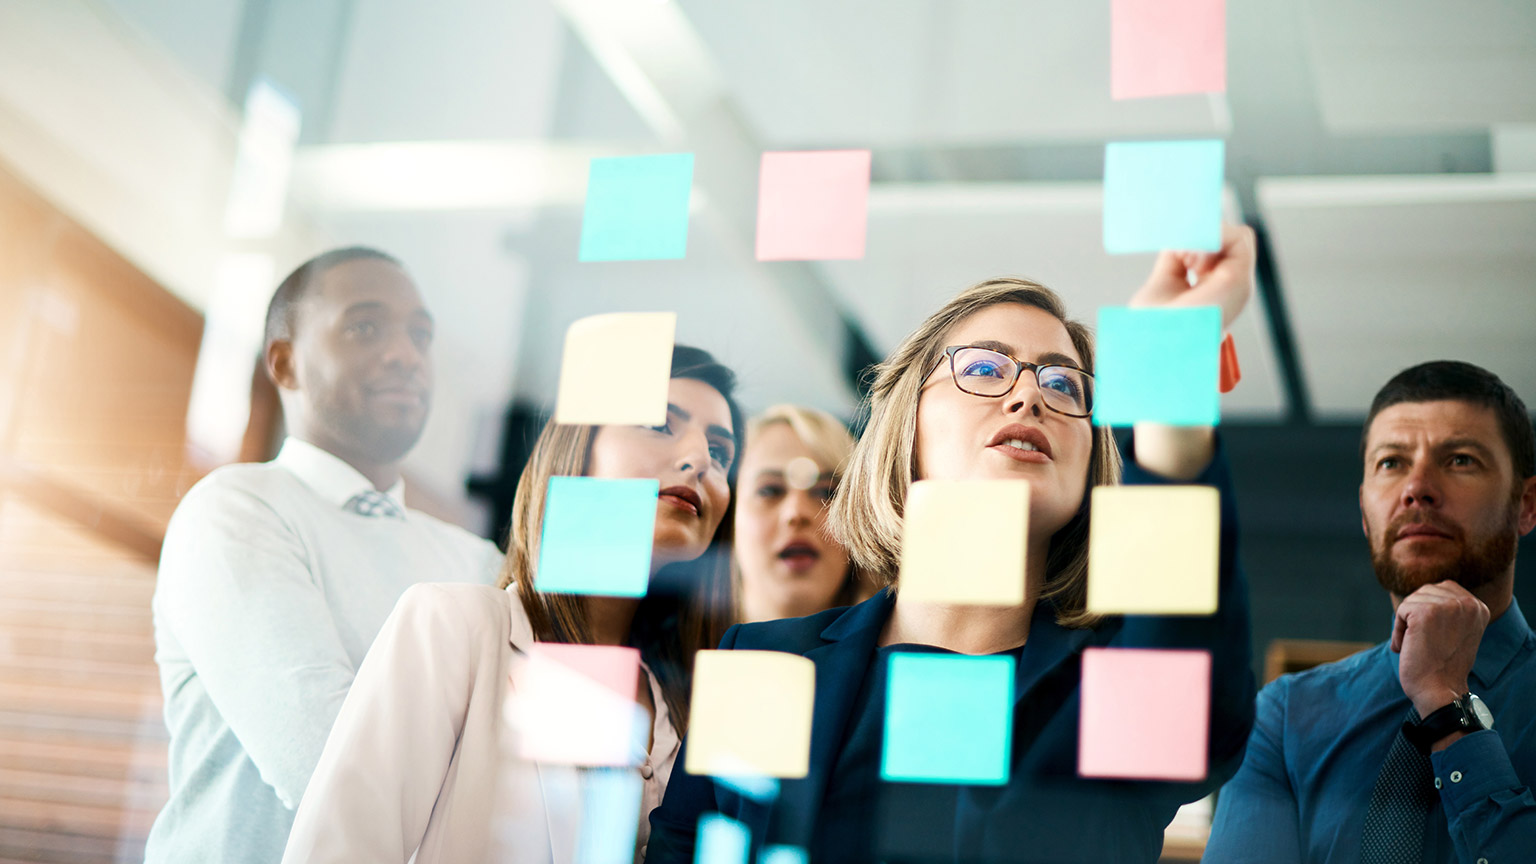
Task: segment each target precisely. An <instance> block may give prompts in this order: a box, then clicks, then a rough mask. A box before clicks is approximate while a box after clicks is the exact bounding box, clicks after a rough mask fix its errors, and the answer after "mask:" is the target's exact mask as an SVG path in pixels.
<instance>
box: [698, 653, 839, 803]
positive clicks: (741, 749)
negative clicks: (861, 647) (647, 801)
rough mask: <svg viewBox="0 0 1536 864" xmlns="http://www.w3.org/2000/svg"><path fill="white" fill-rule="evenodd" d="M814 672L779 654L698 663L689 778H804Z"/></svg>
mask: <svg viewBox="0 0 1536 864" xmlns="http://www.w3.org/2000/svg"><path fill="white" fill-rule="evenodd" d="M815 693H816V666H815V664H814V663H812V662H811V661H810V660H807V659H805V658H804V657H801V656H799V655H796V654H785V653H783V652H780V651H700V652H699V653H698V654H697V655H695V659H694V661H693V702H692V706H693V707H692V708H691V709H690V712H689V720H688V762H687V764H686V765H684V766H683V767H684V768H685V769H686V770H687V771H688V773H689V774H715V775H720V776H727V777H730V776H755V777H784V778H795V777H804V776H805V774H806V772H807V771H808V770H809V769H810V764H811V709H812V705H813V702H814V697H815Z"/></svg>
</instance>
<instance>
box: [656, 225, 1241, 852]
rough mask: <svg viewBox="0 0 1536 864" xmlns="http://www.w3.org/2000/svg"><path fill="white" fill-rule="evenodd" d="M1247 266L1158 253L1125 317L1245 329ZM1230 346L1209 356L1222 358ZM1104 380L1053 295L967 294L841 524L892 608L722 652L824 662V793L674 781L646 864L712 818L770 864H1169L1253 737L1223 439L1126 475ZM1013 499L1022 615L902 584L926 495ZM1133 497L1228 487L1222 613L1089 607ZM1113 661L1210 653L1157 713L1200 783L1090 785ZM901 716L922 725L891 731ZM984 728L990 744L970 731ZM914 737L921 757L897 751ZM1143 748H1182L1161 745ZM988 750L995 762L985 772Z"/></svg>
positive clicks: (906, 347)
mask: <svg viewBox="0 0 1536 864" xmlns="http://www.w3.org/2000/svg"><path fill="white" fill-rule="evenodd" d="M1254 258H1255V242H1254V237H1253V233H1252V231H1250V230H1249V229H1247V228H1241V227H1228V228H1226V229H1224V232H1223V245H1222V248H1221V250H1220V251H1219V252H1216V253H1209V254H1196V253H1175V252H1164V253H1162V255H1160V256H1159V258H1158V259H1157V262H1156V264H1155V265H1154V267H1153V271H1152V274H1151V276H1150V277H1149V279H1148V280H1147V282H1146V283H1145V284H1144V285H1143V286H1142V288H1141V289H1140V290H1139V291H1138V292H1137V293H1136V294H1135V295H1134V296H1133V297H1132V298H1131V305H1133V306H1193V305H1215V306H1219V307H1220V308H1221V311H1222V318H1223V323H1224V324H1230V323H1231V322H1232V320H1233V319H1234V318H1235V317H1236V316H1237V314H1238V313H1239V312H1240V311H1241V310H1242V308H1243V307H1244V305H1246V303H1247V302H1248V300H1249V298H1250V296H1251V295H1252V293H1253V268H1254ZM1192 281H1193V285H1191V282H1192ZM1217 347H1218V346H1217V345H1215V344H1213V345H1211V346H1210V350H1211V353H1212V355H1213V358H1214V355H1215V354H1216V353H1217ZM1093 368H1094V346H1093V338H1092V335H1091V333H1090V332H1089V330H1088V328H1087V327H1085V326H1083V325H1082V324H1079V323H1077V322H1076V321H1073V320H1071V319H1070V318H1068V317H1067V314H1066V311H1065V308H1064V306H1063V304H1062V302H1061V300H1060V298H1058V297H1057V295H1056V294H1055V293H1053V292H1051V291H1050V290H1049V289H1047V288H1045V287H1043V286H1041V285H1039V284H1037V283H1034V282H1030V281H1028V280H1023V279H1011V278H1005V279H992V280H988V281H986V282H983V283H981V284H979V285H976V286H973V287H971V288H969V289H967V290H965V291H963V292H961V293H960V294H959V295H958V296H956V297H955V298H954V299H953V300H951V301H950V302H948V303H946V304H945V305H944V306H943V308H941V309H939V310H938V311H937V312H935V313H934V314H933V315H931V316H929V317H928V319H927V320H926V321H924V322H923V323H922V324H921V325H919V326H918V328H917V329H916V330H915V331H914V332H913V333H912V334H911V335H910V336H908V337H907V338H906V340H905V341H903V342H902V343H901V345H900V346H898V347H897V348H896V350H895V351H894V352H893V353H892V354H891V356H890V357H888V358H887V359H886V361H885V362H884V363H882V364H881V365H880V367H879V369H878V375H877V377H876V379H875V382H874V386H873V388H872V390H871V392H870V396H869V406H868V407H869V423H868V425H867V426H866V428H865V431H864V436H863V437H862V438H861V439H860V440H859V442H858V444H857V445H856V446H855V449H854V453H853V456H852V458H851V460H850V462H849V467H848V469H847V472H846V474H845V475H844V477H843V482H842V485H841V487H840V488H839V490H838V494H837V498H836V500H835V501H834V502H833V505H832V512H831V526H832V530H833V533H834V534H835V535H836V536H838V537H840V538H841V539H842V540H843V542H844V544H845V545H846V546H847V547H848V550H849V552H850V553H851V555H852V558H853V560H854V562H855V563H856V564H858V565H859V566H861V567H863V568H865V569H866V570H867V571H868V572H869V573H870V574H872V575H873V576H874V578H875V579H876V581H877V583H878V584H882V585H884V586H887V587H889V589H890V590H889V591H881V592H879V593H877V594H875V595H874V597H872V598H871V599H869V600H867V601H865V602H863V603H861V604H859V605H857V606H854V607H852V608H851V609H846V610H830V611H828V612H824V613H821V614H819V615H813V616H811V617H809V618H799V619H789V620H785V621H767V622H762V623H758V624H742V625H738V626H736V627H733V628H732V629H731V630H730V631H729V632H727V633H726V635H725V638H724V640H722V642H721V647H722V648H727V649H756V650H771V651H783V652H788V653H792V654H798V655H801V656H804V657H806V658H808V659H810V660H811V661H812V662H813V663H814V664H815V691H814V717H813V722H812V725H811V739H810V745H809V753H810V765H809V773H808V774H807V775H806V776H805V777H804V778H803V779H785V780H781V781H780V784H779V787H778V794H777V796H776V797H773V798H771V799H770V798H767V797H764V796H761V795H759V796H757V797H753V796H752V795H749V794H745V792H744V790H743V787H742V785H741V784H739V783H725V782H719V783H716V782H713V781H711V779H710V778H709V777H707V776H694V775H691V774H679V775H678V776H675V777H674V778H673V781H672V785H671V786H670V787H669V788H668V790H667V796H666V798H665V800H664V801H663V803H662V806H661V807H660V808H658V809H657V810H656V811H655V812H653V813H652V814H651V826H652V833H651V843H650V850H649V855H648V857H647V861H648V862H649V864H686V862H691V861H692V860H693V857H694V839H695V830H696V824H697V822H698V819H699V817H700V815H701V814H704V813H708V812H718V813H721V814H723V815H725V816H727V817H730V818H732V819H736V820H738V821H740V822H741V823H743V824H744V825H745V826H746V827H747V828H748V830H750V831H751V835H752V842H753V844H754V846H758V845H781V844H782V845H791V846H795V847H798V848H799V849H801V850H804V851H805V852H806V853H808V855H809V858H810V860H812V861H836V862H839V864H843V862H860V861H876V860H881V861H924V862H928V861H956V862H958V861H978V862H980V861H985V862H992V861H998V862H1003V861H1010V862H1011V861H1038V862H1065V861H1072V862H1082V861H1095V862H1097V861H1114V862H1148V864H1150V862H1154V861H1156V860H1157V858H1158V855H1159V853H1160V850H1161V848H1162V841H1163V828H1164V827H1165V826H1166V825H1167V824H1168V822H1169V821H1171V820H1172V818H1173V815H1174V813H1175V811H1176V810H1177V809H1178V807H1179V806H1180V805H1181V804H1184V803H1186V802H1190V801H1194V800H1197V799H1199V798H1201V797H1203V796H1205V795H1206V794H1208V793H1209V792H1211V791H1212V790H1214V789H1215V788H1216V787H1218V786H1219V785H1220V784H1221V782H1222V781H1224V780H1225V779H1227V778H1228V777H1230V776H1231V775H1232V773H1233V772H1235V771H1236V769H1237V767H1238V764H1239V762H1240V761H1241V758H1242V753H1243V747H1244V743H1245V742H1246V740H1247V737H1248V732H1249V729H1250V728H1251V726H1252V723H1253V703H1254V689H1255V688H1254V681H1253V675H1252V671H1251V669H1250V665H1249V663H1250V661H1249V654H1250V646H1249V638H1250V636H1249V622H1248V610H1247V597H1246V589H1245V587H1244V581H1243V579H1242V577H1241V574H1240V573H1239V571H1238V569H1237V563H1236V558H1237V556H1236V509H1235V507H1234V504H1233V501H1232V494H1231V484H1230V481H1229V479H1228V475H1227V470H1226V467H1225V460H1224V459H1223V458H1222V457H1221V456H1220V447H1219V446H1218V442H1217V438H1216V435H1215V432H1214V430H1213V429H1212V428H1209V427H1205V428H1199V427H1167V426H1153V425H1141V424H1138V426H1137V427H1136V428H1135V430H1134V435H1133V438H1132V441H1131V443H1130V446H1129V447H1128V448H1127V450H1126V455H1125V457H1124V464H1122V458H1121V455H1120V453H1119V452H1118V450H1117V448H1116V445H1115V441H1114V439H1113V438H1112V437H1111V434H1110V430H1109V429H1108V428H1106V427H1102V426H1098V427H1096V426H1094V425H1093V424H1092V421H1091V419H1090V418H1091V417H1092V414H1093V395H1094V381H1093ZM1212 384H1214V382H1212ZM1010 479H1012V480H1027V481H1028V483H1029V489H1030V499H1029V518H1028V522H1027V526H1028V527H1027V547H1026V548H1027V551H1026V554H1025V567H1024V574H1023V575H1024V600H1023V602H1020V603H1016V604H1011V605H994V606H981V605H958V604H945V603H937V602H924V601H922V600H919V599H917V598H916V597H910V598H909V597H906V596H904V595H903V593H902V590H901V585H900V584H899V582H898V579H897V576H898V570H899V562H900V560H901V543H902V514H903V510H904V507H905V505H906V502H907V496H908V493H909V491H910V490H911V488H912V485H913V483H914V482H915V481H918V480H951V481H953V480H965V481H979V480H1010ZM1121 482H1124V483H1127V484H1139V485H1149V486H1151V485H1163V484H1179V485H1184V484H1192V483H1193V484H1202V485H1209V486H1214V487H1216V488H1217V489H1218V490H1219V493H1220V499H1221V526H1220V551H1219V556H1218V560H1219V576H1218V580H1219V581H1218V590H1219V605H1218V611H1217V612H1216V613H1215V614H1213V615H1207V616H1152V615H1139V616H1100V615H1096V614H1093V613H1092V612H1090V611H1089V610H1088V608H1087V569H1088V532H1089V521H1090V503H1091V497H1090V494H1089V493H1090V491H1091V490H1092V489H1093V488H1094V487H1098V486H1107V485H1113V484H1116V483H1121ZM971 524H973V526H974V527H973V529H972V532H971V533H970V534H969V535H968V536H966V537H957V538H954V540H953V542H955V543H957V544H958V543H966V542H970V543H984V542H986V541H987V538H988V536H989V534H988V532H993V536H996V537H998V538H999V540H1000V542H1006V541H1001V538H1002V537H1007V536H1008V532H1007V529H1006V528H1003V529H1000V528H998V527H997V522H996V520H995V519H994V520H989V519H988V518H987V514H986V513H985V512H978V513H976V514H975V519H974V520H973V522H972V523H971ZM997 532H1001V533H1000V534H999V533H997ZM1099 648H1108V649H1121V648H1153V649H1195V650H1199V651H1205V652H1209V655H1210V681H1209V689H1208V690H1206V689H1205V688H1203V687H1198V686H1196V687H1190V686H1188V685H1184V686H1182V687H1180V688H1179V690H1178V693H1177V697H1176V698H1175V699H1171V700H1170V699H1159V700H1158V704H1159V705H1166V704H1167V703H1168V702H1169V701H1173V702H1174V703H1175V704H1178V700H1180V699H1182V700H1186V701H1187V705H1188V708H1187V709H1186V710H1187V711H1188V712H1192V713H1194V714H1196V715H1197V716H1195V717H1192V718H1182V717H1180V718H1176V719H1187V720H1188V721H1192V722H1196V723H1201V722H1203V723H1204V724H1205V726H1206V729H1207V730H1208V737H1207V739H1206V741H1205V745H1206V746H1205V747H1204V748H1203V749H1196V751H1195V752H1197V753H1200V754H1201V755H1202V756H1203V758H1204V759H1205V762H1206V765H1207V766H1208V769H1207V770H1206V771H1205V773H1204V776H1203V777H1201V778H1199V779H1198V780H1197V781H1196V782H1165V781H1161V780H1153V779H1150V778H1144V779H1139V780H1133V779H1090V778H1086V777H1082V776H1080V775H1079V767H1080V766H1079V754H1080V750H1079V748H1080V746H1081V745H1082V744H1083V743H1084V739H1080V738H1079V728H1080V727H1079V723H1080V720H1081V718H1082V717H1083V708H1084V705H1085V702H1084V694H1083V686H1082V681H1083V670H1084V668H1085V665H1086V661H1085V652H1088V651H1089V650H1090V649H1099ZM1105 653H1106V654H1113V653H1114V652H1105ZM967 655H969V656H967ZM1119 656H1124V655H1123V654H1122V655H1119ZM1137 656H1141V655H1137ZM1163 656H1165V657H1166V656H1167V655H1163ZM1183 656H1189V655H1183ZM977 661H986V663H985V664H984V665H986V666H987V668H989V669H998V668H1006V669H1007V670H1009V671H1008V672H1007V673H1006V675H1005V676H1004V677H1001V678H998V677H994V678H993V679H991V680H992V681H994V682H1000V683H1001V684H1002V685H1003V686H1004V687H1005V689H1001V690H999V689H998V684H997V683H994V684H993V686H992V689H989V690H986V691H985V692H987V693H991V694H999V693H1001V694H1002V695H1000V696H999V695H993V696H990V697H989V698H990V699H994V700H998V701H995V702H990V703H988V704H992V705H995V706H997V708H996V710H997V712H1003V711H1005V710H1010V709H1004V708H1003V707H1002V706H1004V705H1010V704H1011V714H1001V713H994V712H993V711H992V710H981V709H979V708H977V707H976V704H977V703H975V702H974V701H971V700H974V699H975V698H977V697H976V696H975V693H976V692H977V691H976V689H975V688H974V687H973V686H970V685H967V684H965V683H964V682H961V681H957V679H958V678H960V677H964V676H967V675H968V674H970V673H967V672H966V671H965V670H967V669H971V670H975V669H980V668H981V666H980V665H977ZM919 665H921V666H923V667H924V668H926V669H928V670H929V671H930V675H931V677H929V678H927V679H926V680H925V682H923V683H914V679H912V678H906V677H898V672H897V670H898V669H901V670H911V669H915V668H917V667H918V666H919ZM941 668H942V669H943V670H944V672H942V673H940V672H936V671H933V670H936V669H941ZM903 674H905V673H903ZM977 674H979V673H977ZM993 674H994V675H995V673H993ZM969 680H974V679H969ZM887 682H889V686H888V684H887ZM898 682H899V685H900V686H899V688H898ZM1008 685H1011V686H1008ZM914 688H915V689H914ZM1202 691H1204V692H1202ZM944 693H949V694H962V695H959V696H955V695H951V696H945V695H941V694H944ZM1159 695H1163V694H1159ZM955 699H960V700H964V701H951V700H955ZM1009 699H1011V703H1010V702H1009V701H1008V700H1009ZM888 705H890V706H903V710H912V711H916V712H917V715H915V716H916V717H918V718H920V719H913V717H914V715H911V714H903V713H901V711H900V710H896V709H894V708H893V709H892V710H891V711H889V712H888V711H887V706H888ZM935 718H939V719H935ZM978 718H980V719H981V721H982V722H980V723H978V722H977V720H978ZM1116 719H1118V720H1121V721H1122V722H1124V723H1125V724H1127V725H1129V726H1131V728H1132V729H1135V730H1140V729H1141V728H1142V727H1141V725H1140V724H1143V723H1145V722H1148V721H1149V720H1153V719H1155V720H1160V721H1163V722H1166V721H1167V720H1168V719H1169V717H1168V714H1167V709H1166V708H1164V709H1163V710H1162V711H1161V712H1156V711H1153V710H1151V709H1150V706H1149V709H1148V710H1147V711H1139V710H1133V711H1129V712H1125V714H1122V715H1120V716H1118V717H1117V718H1116ZM914 723H915V724H918V725H917V727H916V728H915V730H914V728H913V725H912V724H914ZM944 724H948V728H947V729H945V728H943V726H944ZM986 729H991V730H993V735H992V736H990V737H989V736H984V735H981V734H980V733H979V732H978V730H986ZM895 733H899V735H896V736H895V737H893V735H894V734H895ZM1131 734H1139V732H1133V733H1131ZM898 738H899V739H900V741H902V742H905V745H906V749H903V750H899V751H896V752H894V753H893V751H892V749H891V748H892V747H893V746H894V745H893V742H895V741H897V740H898ZM983 739H985V740H983ZM1133 740H1134V739H1133ZM918 742H921V743H918ZM1139 746H1140V747H1141V749H1142V750H1143V751H1146V750H1150V749H1152V748H1154V747H1166V746H1167V745H1166V744H1165V743H1162V742H1158V743H1153V739H1150V738H1148V739H1142V740H1141V743H1140V745H1139ZM1193 746H1195V747H1198V745H1193ZM687 748H688V744H687V742H685V743H684V750H685V751H686V750H687ZM977 748H981V749H980V750H979V751H978V749H977ZM989 748H990V749H989ZM978 752H984V753H989V754H991V758H990V759H987V760H980V759H979V757H976V753H978ZM935 754H944V755H937V756H936V755H935ZM983 761H984V762H985V764H981V762H983ZM914 764H917V765H920V766H922V767H921V768H920V769H913V768H912V767H910V766H912V765H914ZM1083 767H1084V768H1085V769H1086V768H1087V766H1086V765H1084V766H1083ZM1128 770H1129V769H1128ZM1089 773H1093V772H1089ZM1107 773H1114V772H1107ZM1125 776H1134V774H1131V775H1125ZM1183 779H1185V780H1190V779H1192V778H1190V777H1185V778H1183Z"/></svg>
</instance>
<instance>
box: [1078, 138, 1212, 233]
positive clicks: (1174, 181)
mask: <svg viewBox="0 0 1536 864" xmlns="http://www.w3.org/2000/svg"><path fill="white" fill-rule="evenodd" d="M1225 164H1226V142H1224V141H1220V140H1212V141H1124V142H1112V143H1110V144H1107V145H1105V147H1104V251H1106V252H1109V253H1110V254H1112V255H1114V254H1120V253H1126V252H1158V251H1161V250H1163V249H1181V250H1204V251H1207V252H1215V251H1217V250H1219V249H1220V248H1221V184H1222V173H1223V171H1224V170H1225Z"/></svg>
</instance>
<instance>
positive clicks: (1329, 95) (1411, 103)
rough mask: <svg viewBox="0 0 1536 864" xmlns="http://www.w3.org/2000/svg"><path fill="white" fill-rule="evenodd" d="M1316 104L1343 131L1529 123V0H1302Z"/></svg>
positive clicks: (1534, 24)
mask: <svg viewBox="0 0 1536 864" xmlns="http://www.w3.org/2000/svg"><path fill="white" fill-rule="evenodd" d="M1305 9H1306V21H1307V43H1308V47H1309V49H1310V51H1311V58H1312V64H1313V69H1314V73H1315V77H1316V82H1317V94H1318V101H1319V106H1320V107H1321V109H1322V113H1323V117H1324V119H1325V122H1326V123H1327V124H1328V126H1329V128H1331V129H1333V130H1335V131H1338V132H1340V133H1345V134H1350V133H1353V134H1359V133H1369V132H1392V133H1403V132H1419V131H1425V130H1436V129H1487V128H1488V127H1489V126H1490V125H1491V124H1496V123H1518V122H1525V123H1529V122H1533V121H1536V3H1531V2H1528V0H1457V2H1454V3H1450V2H1444V0H1306V3H1305Z"/></svg>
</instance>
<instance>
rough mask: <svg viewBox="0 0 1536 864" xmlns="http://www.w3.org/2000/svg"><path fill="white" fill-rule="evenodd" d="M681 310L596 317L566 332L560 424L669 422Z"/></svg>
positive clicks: (557, 416) (558, 400) (557, 409)
mask: <svg viewBox="0 0 1536 864" xmlns="http://www.w3.org/2000/svg"><path fill="white" fill-rule="evenodd" d="M676 333H677V313H676V312H620V313H614V314H610V315H593V316H591V317H590V318H582V319H581V320H579V321H577V322H575V323H573V324H572V325H571V326H570V329H568V330H566V331H565V350H564V352H563V353H562V354H561V357H560V388H559V390H558V392H557V393H556V396H555V422H556V423H570V424H575V425H592V426H601V425H604V424H614V425H626V424H632V425H638V426H660V425H661V424H663V423H665V422H667V385H668V383H669V382H670V381H671V375H672V343H673V339H674V337H675V335H676Z"/></svg>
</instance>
